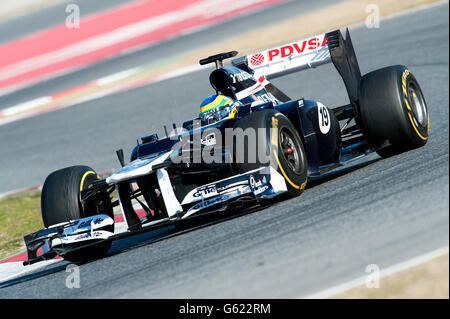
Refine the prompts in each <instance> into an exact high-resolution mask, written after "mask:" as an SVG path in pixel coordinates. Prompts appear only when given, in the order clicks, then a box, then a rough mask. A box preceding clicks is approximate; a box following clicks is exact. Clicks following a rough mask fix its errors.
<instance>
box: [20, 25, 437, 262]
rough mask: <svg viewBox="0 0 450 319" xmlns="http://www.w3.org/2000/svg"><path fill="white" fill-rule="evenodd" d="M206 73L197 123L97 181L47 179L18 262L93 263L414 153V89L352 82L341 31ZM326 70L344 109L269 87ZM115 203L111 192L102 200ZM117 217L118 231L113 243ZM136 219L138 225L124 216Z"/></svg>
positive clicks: (418, 129) (379, 74)
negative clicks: (332, 72) (117, 215)
mask: <svg viewBox="0 0 450 319" xmlns="http://www.w3.org/2000/svg"><path fill="white" fill-rule="evenodd" d="M236 55H237V52H236V51H231V52H226V53H221V54H217V55H213V56H210V57H208V58H205V59H202V60H200V64H202V65H203V64H208V63H215V65H216V68H215V70H213V71H212V72H211V74H210V78H209V79H210V82H211V85H212V88H213V89H214V90H215V91H216V92H215V93H216V94H215V95H213V96H212V97H211V98H209V99H207V100H205V103H202V105H201V109H200V114H199V117H197V118H195V119H192V120H189V121H186V122H184V123H183V125H182V126H180V127H177V126H176V125H173V131H172V132H171V133H169V134H168V133H167V129H166V127H165V130H166V137H165V138H159V137H158V135H157V134H151V135H148V136H145V137H142V138H141V142H138V145H137V146H136V147H135V148H134V149H133V151H132V152H131V156H130V162H129V163H128V164H125V161H124V155H123V151H121V150H119V151H117V155H118V158H119V161H120V163H121V166H122V168H121V169H119V170H118V171H117V172H115V173H114V174H112V175H111V176H109V177H107V178H105V179H101V178H100V177H99V176H98V175H97V173H96V172H95V171H94V170H93V169H91V168H90V167H87V166H72V167H67V168H64V169H61V170H58V171H55V172H53V173H51V174H50V175H49V176H48V177H47V179H46V180H45V183H44V186H43V189H42V198H41V207H42V218H43V222H44V226H45V227H46V228H45V229H43V230H40V231H37V232H35V233H32V234H30V235H27V236H25V238H24V239H25V243H26V246H27V251H28V260H27V261H25V262H24V264H32V263H35V262H37V261H40V260H45V259H49V258H53V257H55V256H56V255H60V256H62V257H63V258H64V259H67V260H70V261H81V260H89V259H93V258H98V257H101V256H102V255H104V254H105V253H106V252H107V251H108V249H109V248H110V245H111V242H112V240H114V239H117V238H121V237H123V236H128V235H132V234H135V233H137V232H140V231H143V230H153V229H156V228H161V227H165V226H167V225H177V224H178V223H180V222H181V221H183V220H187V219H192V218H196V217H198V216H205V215H206V214H210V213H220V212H222V213H224V212H227V213H229V212H230V211H234V212H235V211H239V210H243V209H247V208H250V207H257V206H258V205H266V204H267V203H270V202H271V201H272V200H275V199H276V200H279V199H280V198H283V199H284V198H289V197H294V196H298V195H300V194H301V193H302V191H303V190H304V189H305V186H306V183H307V180H308V178H309V177H317V176H321V175H323V174H324V173H325V172H328V171H330V170H332V169H335V168H337V167H340V166H342V165H344V164H347V163H349V162H350V161H352V160H355V159H359V158H361V157H363V156H366V155H367V154H369V153H371V152H377V153H378V154H379V155H380V156H381V157H383V158H384V157H389V156H393V155H396V154H399V153H401V152H404V151H408V150H411V149H414V148H417V147H421V146H423V145H425V143H426V142H427V139H428V132H429V131H428V129H429V120H428V111H427V107H426V103H425V99H424V97H423V94H422V91H421V89H420V86H419V84H418V82H417V80H416V79H415V77H414V76H413V75H412V74H411V72H410V71H409V70H408V69H407V68H406V67H405V66H401V65H395V66H389V67H384V68H381V69H378V70H375V71H372V72H370V73H368V74H365V75H364V76H361V73H360V69H359V65H358V62H357V59H356V55H355V51H354V49H353V45H352V41H351V39H350V35H349V32H348V30H346V35H345V38H344V37H343V35H342V34H341V32H340V31H339V30H336V31H332V32H329V33H325V34H321V35H318V36H314V37H311V38H308V39H305V40H301V41H297V42H294V43H290V44H287V45H283V46H279V47H275V48H272V49H269V50H265V51H262V52H257V53H254V54H250V55H247V56H243V57H240V58H237V59H234V60H232V63H231V65H230V66H224V64H223V61H224V60H225V59H228V58H232V57H234V56H236ZM330 62H332V63H333V64H334V66H335V68H336V69H337V71H338V72H339V74H340V76H341V77H342V80H343V82H344V84H345V88H346V90H347V94H348V97H349V103H348V104H347V105H343V106H337V107H333V108H328V107H327V106H325V105H323V104H322V103H320V102H318V101H313V100H308V99H304V98H301V99H291V98H289V97H288V96H287V95H286V94H284V93H283V92H282V91H281V90H280V89H278V88H277V87H275V86H274V85H273V84H272V83H270V82H269V80H270V79H273V78H276V77H279V76H282V75H285V74H288V73H292V72H297V71H301V70H304V69H308V68H314V67H317V66H319V65H322V64H326V63H330ZM114 192H115V193H114ZM115 206H120V209H121V212H122V214H123V217H124V220H125V222H126V225H127V230H126V231H124V232H122V233H114V215H113V208H114V207H115ZM137 207H140V208H141V210H143V211H145V215H146V216H145V218H142V217H139V216H138V214H137V213H136V209H137Z"/></svg>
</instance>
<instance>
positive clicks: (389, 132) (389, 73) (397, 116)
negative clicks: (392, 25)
mask: <svg viewBox="0 0 450 319" xmlns="http://www.w3.org/2000/svg"><path fill="white" fill-rule="evenodd" d="M359 104H360V105H359V111H360V116H361V122H362V126H363V129H364V132H365V135H366V137H367V139H368V141H369V144H370V145H371V146H372V147H374V148H378V150H377V153H378V154H379V155H380V156H381V157H389V156H393V155H396V154H400V153H402V152H405V151H409V150H412V149H415V148H418V147H421V146H423V145H425V144H426V142H427V140H428V133H429V116H428V110H427V106H426V103H425V99H424V97H423V94H422V90H421V89H420V86H419V83H418V82H417V80H416V78H415V77H414V75H413V74H412V73H411V72H410V71H409V70H408V69H407V68H406V67H405V66H402V65H394V66H389V67H386V68H382V69H379V70H376V71H373V72H370V73H368V74H366V75H364V76H363V77H362V80H361V91H360V103H359Z"/></svg>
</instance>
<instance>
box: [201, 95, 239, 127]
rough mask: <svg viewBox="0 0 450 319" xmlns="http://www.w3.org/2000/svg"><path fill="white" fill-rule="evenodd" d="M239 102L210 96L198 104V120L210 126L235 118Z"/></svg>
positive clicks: (223, 97) (221, 96)
mask: <svg viewBox="0 0 450 319" xmlns="http://www.w3.org/2000/svg"><path fill="white" fill-rule="evenodd" d="M238 105H239V102H237V101H236V102H235V101H233V100H232V99H230V98H229V97H227V96H225V95H211V96H209V97H207V98H206V99H204V100H203V102H202V104H200V119H201V120H202V122H203V123H206V124H210V123H214V122H217V121H220V120H222V119H224V118H232V117H234V116H236V113H237V107H238Z"/></svg>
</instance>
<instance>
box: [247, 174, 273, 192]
mask: <svg viewBox="0 0 450 319" xmlns="http://www.w3.org/2000/svg"><path fill="white" fill-rule="evenodd" d="M248 182H249V184H250V188H251V189H252V191H253V193H254V194H255V195H258V194H261V193H263V192H265V191H266V190H267V189H269V185H266V184H267V177H266V176H265V175H263V176H262V178H261V175H259V176H256V177H255V176H254V175H253V174H252V175H250V176H249V178H248Z"/></svg>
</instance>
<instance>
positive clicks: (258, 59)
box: [250, 53, 264, 66]
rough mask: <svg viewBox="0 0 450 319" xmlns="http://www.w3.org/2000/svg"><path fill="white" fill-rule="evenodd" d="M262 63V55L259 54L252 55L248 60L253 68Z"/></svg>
mask: <svg viewBox="0 0 450 319" xmlns="http://www.w3.org/2000/svg"><path fill="white" fill-rule="evenodd" d="M263 62H264V55H263V54H261V53H256V54H253V55H252V57H251V58H250V64H251V65H254V66H258V65H260V64H261V63H263Z"/></svg>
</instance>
